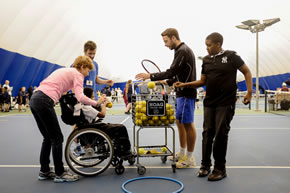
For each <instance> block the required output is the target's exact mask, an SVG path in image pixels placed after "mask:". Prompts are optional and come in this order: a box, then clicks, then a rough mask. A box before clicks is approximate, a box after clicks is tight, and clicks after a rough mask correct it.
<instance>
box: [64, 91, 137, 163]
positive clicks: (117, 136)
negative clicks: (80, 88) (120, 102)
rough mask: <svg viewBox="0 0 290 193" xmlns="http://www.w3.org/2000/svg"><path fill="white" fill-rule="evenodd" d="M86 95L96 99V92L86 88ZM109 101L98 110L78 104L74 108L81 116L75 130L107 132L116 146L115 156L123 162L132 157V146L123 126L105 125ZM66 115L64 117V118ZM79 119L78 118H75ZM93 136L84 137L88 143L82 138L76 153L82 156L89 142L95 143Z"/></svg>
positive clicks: (76, 113)
mask: <svg viewBox="0 0 290 193" xmlns="http://www.w3.org/2000/svg"><path fill="white" fill-rule="evenodd" d="M84 94H85V95H86V96H87V97H89V98H91V99H94V98H95V97H94V92H93V90H92V89H91V88H84ZM108 103H109V101H107V100H105V102H104V103H103V104H102V105H100V106H98V107H97V108H95V107H93V106H91V105H83V104H80V103H78V104H77V105H75V106H74V115H79V117H78V119H79V120H78V121H77V124H76V128H75V129H82V128H87V127H89V128H96V129H100V130H101V131H103V132H105V133H106V134H107V135H108V136H109V137H110V138H111V140H112V142H113V146H114V154H115V156H117V157H120V158H121V159H123V160H127V159H129V158H130V157H131V156H132V152H131V144H130V140H129V136H128V132H127V128H126V127H125V126H124V125H123V124H111V123H104V122H102V119H103V118H104V117H105V116H106V105H107V104H108ZM63 116H65V115H62V118H63ZM74 117H77V116H74ZM89 135H91V134H86V136H84V135H83V136H82V137H85V138H86V143H84V142H83V140H82V139H81V138H80V139H79V140H78V141H75V142H76V143H78V145H77V146H76V149H75V153H76V154H79V155H82V154H83V152H84V151H85V149H86V145H87V144H88V141H94V140H95V139H94V137H93V136H89Z"/></svg>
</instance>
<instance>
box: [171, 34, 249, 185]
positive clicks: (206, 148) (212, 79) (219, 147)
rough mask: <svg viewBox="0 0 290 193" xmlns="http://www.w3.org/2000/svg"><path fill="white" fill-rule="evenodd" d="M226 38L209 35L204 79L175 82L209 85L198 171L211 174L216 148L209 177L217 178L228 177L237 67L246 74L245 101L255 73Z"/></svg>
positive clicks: (203, 73) (199, 174)
mask: <svg viewBox="0 0 290 193" xmlns="http://www.w3.org/2000/svg"><path fill="white" fill-rule="evenodd" d="M222 43H223V37H222V35H221V34H219V33H212V34H210V35H209V36H207V38H206V41H205V44H206V47H207V51H208V54H209V55H207V56H205V57H204V58H203V64H202V72H201V79H200V80H197V81H194V82H190V83H181V82H178V83H175V86H176V87H193V88H197V87H200V86H204V85H206V96H205V99H204V123H203V133H202V137H203V139H202V160H201V168H200V170H199V172H198V174H197V176H199V177H205V176H207V175H208V174H209V173H210V166H211V153H212V151H213V157H214V160H215V162H214V170H213V171H212V173H211V174H210V175H209V176H208V180H210V181H217V180H221V179H223V178H224V177H226V167H225V165H226V151H227V142H228V133H229V131H230V123H231V120H232V118H233V116H234V113H235V102H236V90H237V85H236V77H237V70H239V71H241V72H242V73H243V74H244V77H245V79H246V84H247V90H248V92H247V94H246V96H245V97H244V101H243V103H244V104H248V103H249V102H250V101H251V97H252V75H251V72H250V70H249V68H248V67H247V65H246V64H245V63H244V61H243V60H242V59H241V57H240V56H238V55H237V54H236V52H234V51H229V50H223V49H222Z"/></svg>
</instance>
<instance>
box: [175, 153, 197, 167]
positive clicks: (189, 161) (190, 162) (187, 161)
mask: <svg viewBox="0 0 290 193" xmlns="http://www.w3.org/2000/svg"><path fill="white" fill-rule="evenodd" d="M193 166H196V162H195V159H194V157H193V156H192V157H191V158H188V157H187V156H186V155H185V156H184V157H183V158H182V159H181V160H179V161H178V162H177V163H176V168H189V167H193Z"/></svg>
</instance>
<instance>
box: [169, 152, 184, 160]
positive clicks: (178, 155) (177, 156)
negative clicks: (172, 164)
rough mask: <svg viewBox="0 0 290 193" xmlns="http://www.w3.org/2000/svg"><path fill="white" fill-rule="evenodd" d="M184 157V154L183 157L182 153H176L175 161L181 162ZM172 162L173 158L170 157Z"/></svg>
mask: <svg viewBox="0 0 290 193" xmlns="http://www.w3.org/2000/svg"><path fill="white" fill-rule="evenodd" d="M183 157H184V154H183V155H181V153H180V152H177V153H175V161H176V162H178V161H179V160H182V158H183ZM168 158H169V160H170V161H173V156H168Z"/></svg>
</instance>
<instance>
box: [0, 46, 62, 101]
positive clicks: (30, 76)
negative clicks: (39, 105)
mask: <svg viewBox="0 0 290 193" xmlns="http://www.w3.org/2000/svg"><path fill="white" fill-rule="evenodd" d="M58 68H62V66H60V65H57V64H52V63H49V62H45V61H42V60H38V59H36V58H32V57H27V56H23V55H21V54H18V53H15V52H10V51H7V50H4V49H2V48H0V83H1V84H2V85H3V84H4V83H5V80H9V81H10V86H13V91H12V95H13V96H16V95H17V94H18V91H19V89H20V88H21V87H23V86H25V87H26V89H28V88H29V87H30V86H39V83H40V82H41V81H42V80H43V79H44V78H46V77H47V76H48V75H49V74H50V73H52V72H53V71H55V70H56V69H58Z"/></svg>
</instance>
